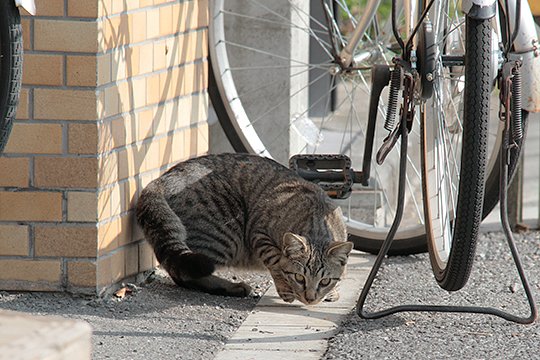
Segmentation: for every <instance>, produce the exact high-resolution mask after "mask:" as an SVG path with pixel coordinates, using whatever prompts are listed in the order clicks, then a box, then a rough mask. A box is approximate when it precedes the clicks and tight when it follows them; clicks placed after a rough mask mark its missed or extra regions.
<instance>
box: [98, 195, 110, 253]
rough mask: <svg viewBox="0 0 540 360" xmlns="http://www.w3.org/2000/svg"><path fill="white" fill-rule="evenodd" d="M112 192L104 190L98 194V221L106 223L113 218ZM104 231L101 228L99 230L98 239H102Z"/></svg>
mask: <svg viewBox="0 0 540 360" xmlns="http://www.w3.org/2000/svg"><path fill="white" fill-rule="evenodd" d="M110 199H111V191H110V189H104V190H101V191H99V192H98V221H104V220H106V219H108V218H110V217H111V203H110ZM102 231H104V230H103V229H102V228H101V226H100V228H99V229H98V237H99V238H100V239H101V238H102V234H101V232H102ZM100 243H101V240H100Z"/></svg>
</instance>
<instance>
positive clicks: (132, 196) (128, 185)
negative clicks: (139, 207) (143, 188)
mask: <svg viewBox="0 0 540 360" xmlns="http://www.w3.org/2000/svg"><path fill="white" fill-rule="evenodd" d="M138 190H139V187H138V186H137V181H136V180H135V179H129V180H128V181H126V182H125V183H124V197H125V201H126V204H125V207H126V209H130V210H131V209H134V208H135V206H136V203H137V193H138ZM134 240H135V239H134Z"/></svg>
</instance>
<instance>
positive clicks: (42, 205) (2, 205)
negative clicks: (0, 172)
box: [0, 191, 62, 221]
mask: <svg viewBox="0 0 540 360" xmlns="http://www.w3.org/2000/svg"><path fill="white" fill-rule="evenodd" d="M0 221H62V194H61V193H56V192H26V191H25V192H5V191H2V192H0Z"/></svg>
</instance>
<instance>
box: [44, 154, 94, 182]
mask: <svg viewBox="0 0 540 360" xmlns="http://www.w3.org/2000/svg"><path fill="white" fill-rule="evenodd" d="M97 174H98V159H96V158H60V157H39V158H36V159H35V160H34V184H35V185H36V186H38V187H48V188H64V187H65V188H95V187H96V186H97V176H98V175H97Z"/></svg>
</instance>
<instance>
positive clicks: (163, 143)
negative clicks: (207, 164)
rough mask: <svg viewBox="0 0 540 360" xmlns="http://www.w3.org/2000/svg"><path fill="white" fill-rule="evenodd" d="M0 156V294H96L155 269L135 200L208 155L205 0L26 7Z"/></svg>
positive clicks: (40, 2) (65, 1) (50, 2)
mask: <svg viewBox="0 0 540 360" xmlns="http://www.w3.org/2000/svg"><path fill="white" fill-rule="evenodd" d="M36 5H37V8H38V14H37V16H36V17H24V18H23V31H24V44H25V58H24V77H23V83H24V84H23V90H22V92H21V100H20V106H19V109H18V114H17V121H16V123H15V125H14V128H13V132H12V135H11V138H10V140H9V142H8V145H7V147H6V150H5V153H4V154H3V155H2V156H1V157H0V288H1V289H17V290H69V291H76V292H79V291H84V292H96V291H98V292H99V291H100V290H101V289H103V288H105V287H107V286H108V285H111V284H113V283H116V282H118V281H120V280H122V279H123V278H125V277H128V276H132V275H135V274H137V273H138V272H140V271H143V270H146V269H149V268H151V267H152V266H154V265H155V259H154V257H153V255H152V252H151V249H150V248H149V247H148V245H147V244H146V243H145V242H144V240H143V237H142V235H141V233H140V230H139V229H138V228H137V226H135V224H134V217H133V210H132V209H133V206H134V205H135V202H136V199H137V195H138V193H139V192H140V190H141V189H142V188H143V187H144V186H145V185H146V184H147V183H148V182H149V181H151V180H152V179H154V178H156V177H157V176H159V175H160V174H161V173H162V172H163V171H165V170H166V169H167V168H169V167H170V166H171V165H172V164H174V163H176V162H178V161H180V160H185V159H187V158H189V157H192V156H195V155H199V154H203V153H205V152H206V151H207V149H208V141H207V138H208V136H207V134H208V128H207V110H208V100H207V96H206V84H207V67H206V48H207V43H206V41H207V30H206V27H207V22H208V10H207V9H208V5H207V0H189V1H180V0H176V1H171V0H122V1H120V0H37V1H36Z"/></svg>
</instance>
